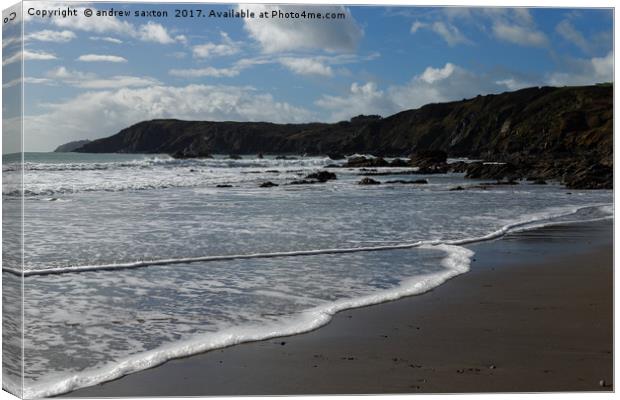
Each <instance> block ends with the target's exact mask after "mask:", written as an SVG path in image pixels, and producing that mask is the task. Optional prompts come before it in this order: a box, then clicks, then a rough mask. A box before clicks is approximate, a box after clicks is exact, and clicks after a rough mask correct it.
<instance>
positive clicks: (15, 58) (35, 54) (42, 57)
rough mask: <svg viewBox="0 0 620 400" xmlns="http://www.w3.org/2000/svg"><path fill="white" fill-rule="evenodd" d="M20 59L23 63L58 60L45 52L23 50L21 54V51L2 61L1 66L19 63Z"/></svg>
mask: <svg viewBox="0 0 620 400" xmlns="http://www.w3.org/2000/svg"><path fill="white" fill-rule="evenodd" d="M22 57H23V59H24V61H37V60H39V61H48V60H57V59H58V57H56V56H55V55H54V54H52V53H47V52H45V51H36V50H24V51H23V53H22V52H21V51H18V52H17V53H15V54H13V55H12V56H9V57H7V58H5V59H4V60H2V66H5V65H9V64H12V63H14V62H19V61H21V60H22Z"/></svg>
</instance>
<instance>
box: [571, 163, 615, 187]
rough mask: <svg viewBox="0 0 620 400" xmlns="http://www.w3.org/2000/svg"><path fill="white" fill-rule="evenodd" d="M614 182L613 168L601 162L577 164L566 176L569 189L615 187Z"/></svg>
mask: <svg viewBox="0 0 620 400" xmlns="http://www.w3.org/2000/svg"><path fill="white" fill-rule="evenodd" d="M613 182H614V170H613V168H611V167H608V166H605V165H602V164H599V163H593V164H590V165H587V164H586V165H579V166H576V167H575V169H573V170H571V171H567V173H566V175H565V178H564V183H565V184H566V187H567V188H569V189H613Z"/></svg>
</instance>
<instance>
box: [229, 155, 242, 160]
mask: <svg viewBox="0 0 620 400" xmlns="http://www.w3.org/2000/svg"><path fill="white" fill-rule="evenodd" d="M242 158H243V157H241V156H240V155H238V154H231V155H229V156H228V159H229V160H241V159H242Z"/></svg>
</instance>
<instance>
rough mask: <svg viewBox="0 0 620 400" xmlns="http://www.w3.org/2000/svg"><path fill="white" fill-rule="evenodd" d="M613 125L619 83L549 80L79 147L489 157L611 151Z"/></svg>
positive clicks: (173, 125) (154, 126)
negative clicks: (375, 109)
mask: <svg viewBox="0 0 620 400" xmlns="http://www.w3.org/2000/svg"><path fill="white" fill-rule="evenodd" d="M612 127H613V87H612V86H611V85H596V86H582V87H563V88H554V87H542V88H529V89H523V90H518V91H515V92H507V93H502V94H498V95H487V96H477V97H475V98H473V99H469V100H462V101H455V102H450V103H440V104H428V105H425V106H423V107H421V108H419V109H416V110H408V111H403V112H400V113H398V114H395V115H392V116H389V117H387V118H378V117H376V116H372V117H367V118H363V117H362V118H360V117H356V118H353V119H352V121H343V122H338V123H334V124H326V123H309V124H273V123H268V122H209V121H180V120H174V119H168V120H152V121H144V122H140V123H138V124H135V125H133V126H131V127H129V128H125V129H123V130H121V131H120V132H119V133H117V134H115V135H113V136H110V137H107V138H104V139H98V140H94V141H92V142H89V143H87V144H85V145H83V146H81V147H80V148H77V149H75V150H76V151H78V152H88V153H175V152H178V151H182V150H184V149H188V148H190V147H191V148H193V149H195V150H196V151H205V152H210V153H218V154H233V153H234V154H256V153H267V154H284V153H296V154H301V153H308V154H329V153H341V154H353V153H371V154H375V155H383V156H390V155H393V156H407V155H409V154H410V153H412V152H414V151H419V150H443V151H446V152H447V153H448V154H449V155H451V156H469V157H482V158H498V157H503V156H506V155H513V154H515V153H520V154H526V155H539V154H546V155H552V154H558V155H566V154H573V153H597V154H599V155H601V156H605V157H607V156H609V157H610V156H611V155H612V150H613V146H612V143H613V134H612ZM65 146H66V145H65ZM61 147H63V146H61Z"/></svg>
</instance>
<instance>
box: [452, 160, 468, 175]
mask: <svg viewBox="0 0 620 400" xmlns="http://www.w3.org/2000/svg"><path fill="white" fill-rule="evenodd" d="M448 170H450V171H452V172H457V173H462V172H465V171H467V163H466V162H465V161H457V162H454V163H452V164H448Z"/></svg>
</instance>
